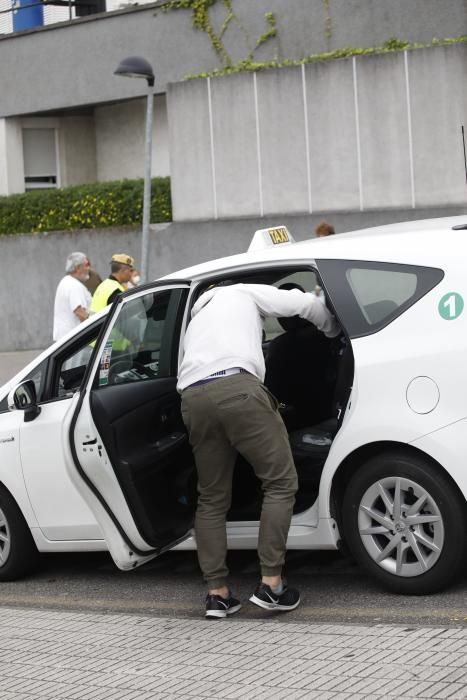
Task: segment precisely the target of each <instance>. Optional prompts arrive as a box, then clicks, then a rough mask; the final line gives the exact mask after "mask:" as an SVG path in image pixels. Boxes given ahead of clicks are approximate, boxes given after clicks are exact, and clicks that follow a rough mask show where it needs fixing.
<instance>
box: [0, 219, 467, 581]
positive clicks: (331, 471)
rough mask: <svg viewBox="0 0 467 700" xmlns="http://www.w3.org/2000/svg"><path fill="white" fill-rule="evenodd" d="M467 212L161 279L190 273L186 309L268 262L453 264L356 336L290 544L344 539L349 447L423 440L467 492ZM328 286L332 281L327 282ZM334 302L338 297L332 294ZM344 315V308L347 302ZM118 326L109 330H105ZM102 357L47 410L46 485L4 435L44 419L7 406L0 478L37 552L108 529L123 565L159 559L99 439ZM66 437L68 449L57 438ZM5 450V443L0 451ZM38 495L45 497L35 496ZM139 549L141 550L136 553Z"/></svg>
mask: <svg viewBox="0 0 467 700" xmlns="http://www.w3.org/2000/svg"><path fill="white" fill-rule="evenodd" d="M466 220H467V219H466V217H452V218H449V219H443V220H428V221H420V222H408V223H403V224H395V225H390V226H383V227H377V228H373V229H368V230H363V231H359V232H353V233H347V234H339V235H337V236H330V237H326V238H320V239H313V240H310V241H305V242H303V243H294V244H291V245H287V246H283V247H281V246H273V247H272V248H268V249H264V250H256V251H251V252H249V253H242V254H240V255H236V256H231V257H228V258H223V259H220V260H215V261H210V262H205V263H201V264H199V265H196V266H193V267H190V268H187V269H186V270H182V271H179V272H177V273H174V274H171V275H167V276H166V277H164V278H162V280H159V281H158V283H157V285H158V288H159V289H163V288H164V285H168V286H170V285H174V286H177V284H176V280H180V279H186V280H189V281H190V282H189V283H188V284H190V283H191V287H190V296H189V298H188V301H187V303H186V309H187V310H188V309H189V308H190V305H191V300H192V299H193V298H194V297H195V296H196V294H197V289H198V286H199V285H200V284H205V283H206V282H207V281H208V280H212V279H215V278H217V277H219V276H220V277H227V276H229V274H233V273H240V272H245V271H250V270H260V269H264V268H267V269H270V268H271V267H278V268H281V269H285V268H287V267H288V266H292V267H296V266H306V267H309V266H315V265H316V262H317V263H318V269H319V260H320V259H322V260H324V259H326V260H333V259H336V260H342V259H346V260H364V261H365V260H367V261H376V262H378V261H380V262H392V263H398V264H403V265H419V266H427V267H435V268H440V269H442V270H444V272H445V277H444V279H443V280H442V281H441V282H440V283H439V284H438V285H437V286H435V287H434V288H433V289H431V290H430V291H429V292H428V293H427V294H426V295H425V296H424V297H422V298H421V299H420V300H418V301H417V302H416V304H414V305H413V306H411V307H410V308H408V309H407V310H406V311H404V312H403V313H402V314H401V315H400V316H398V317H397V318H395V319H394V320H393V321H391V322H390V323H389V324H388V325H387V326H386V327H384V328H382V329H381V330H379V331H378V332H376V333H373V334H370V335H367V336H365V337H359V338H354V339H353V340H352V341H351V347H352V351H353V355H354V361H355V375H354V381H353V388H352V393H351V396H350V400H349V402H348V404H347V407H346V410H345V413H344V415H343V420H342V425H341V427H340V430H339V432H338V433H337V435H336V437H335V439H334V442H333V444H332V446H331V449H330V452H329V455H328V457H327V460H326V463H325V466H324V469H323V472H322V477H321V484H320V492H319V498H318V501H316V502H315V503H314V504H310V508H308V509H307V510H306V511H304V512H302V513H299V514H297V515H294V516H293V519H292V526H291V529H290V533H289V538H288V547H289V548H306V549H308V548H309V549H313V548H317V549H320V548H336V547H337V546H338V540H339V532H338V530H337V526H336V523H335V520H334V518H333V517H332V512H331V510H332V509H331V491H332V486H333V479H334V476H335V474H336V472H337V471H338V470H339V467H340V466H341V465H342V463H343V462H344V461H345V460H346V459H347V458H348V456H349V455H352V454H354V453H355V452H356V451H357V450H359V449H361V448H362V447H366V446H368V445H372V444H376V443H379V442H386V443H394V444H400V445H412V446H414V447H416V448H417V449H418V450H420V451H421V452H424V453H425V454H426V455H429V456H430V457H431V458H432V459H434V460H436V461H437V462H438V463H439V464H440V465H442V467H443V468H444V469H446V471H447V472H448V473H449V474H450V475H451V476H452V478H453V479H454V480H455V481H456V483H457V485H458V487H459V489H460V490H461V492H462V493H463V494H464V495H465V496H467V476H466V471H465V468H464V461H465V459H464V455H465V454H466V451H465V444H464V443H465V440H464V435H463V431H464V427H465V426H464V423H465V420H466V415H467V410H466V405H467V404H466V402H465V398H464V397H465V395H466V392H465V389H466V386H465V384H466V382H467V377H466V375H465V373H463V372H457V373H456V375H455V380H453V367H463V365H464V357H465V349H466V348H465V345H466V342H467V333H466V326H465V323H466V319H467V315H466V314H465V313H464V314H462V315H460V316H459V318H456V319H455V320H452V321H449V320H446V319H445V318H443V317H442V316H441V314H440V311H439V304H440V302H441V300H442V299H443V298H444V297H445V296H446V295H447V294H449V293H450V292H453V291H454V292H457V293H459V294H460V295H461V296H462V297H463V298H464V299H466V298H467V289H466V286H467V284H466V282H465V279H464V278H465V273H464V269H463V260H464V259H465V254H466V253H467V231H465V230H459V231H453V230H452V228H451V227H452V226H453V225H459V224H464V223H465V222H466ZM441 242H442V245H441ZM453 250H455V256H453ZM315 261H316V262H315ZM323 282H324V287H325V288H326V279H324V280H323ZM141 293H142V294H143V293H144V292H141ZM132 294H134V292H132ZM126 298H127V295H125V299H126ZM329 301H330V303H331V305H332V303H333V299H332V296H331V297H330V299H329ZM335 311H336V313H337V316H339V308H338V307H336V309H335ZM115 313H116V311H115V306H112V307H108V308H107V309H105V310H103V311H102V312H100V316H101V317H102V318H105V317H107V316H109V318H110V317H111V316H112V314H115ZM90 323H92V319H90V320H89V321H87V322H85V323H84V324H81V326H80V327H78V329H76V330H75V331H72V332H71V333H70V334H68V336H67V338H65V339H63V340H62V341H59V342H58V343H55V344H54V345H53V346H51V347H50V348H48V349H47V350H46V351H44V352H43V353H42V354H41V355H40V356H39V357H38V358H36V359H35V360H33V361H32V362H31V363H30V364H29V365H28V366H27V367H25V368H24V369H23V370H22V371H21V372H19V373H18V374H17V375H16V376H15V377H13V378H12V379H11V380H10V381H9V382H8V383H7V384H5V385H4V386H3V387H1V388H0V400H2V399H3V398H4V397H5V396H6V395H7V393H8V391H9V390H10V389H11V388H12V387H13V386H16V385H17V384H18V382H19V381H20V380H21V379H23V378H24V377H26V376H27V375H28V374H29V373H30V372H31V371H32V370H33V369H34V368H35V367H36V366H38V365H39V363H40V362H42V361H43V360H45V359H46V358H47V357H49V356H52V355H53V354H54V353H56V352H57V351H58V350H59V349H60V348H61V347H62V345H63V343H64V342H67V341H68V340H70V339H71V338H74V337H75V336H77V335H78V334H79V333H82V332H84V330H85V328H86V327H87V326H86V324H90ZM186 323H187V318H186V316H185V320H184V321H183V328H185V327H186ZM109 332H110V328H109V327H108V328H107V336H108V333H109ZM182 340H183V331H182V336H181V342H180V347H179V358H181V356H182V352H183V351H182ZM105 342H106V337H102V338H101V340H100V348H102V347H103V346H104V344H105ZM97 355H98V353H96V357H95V359H94V366H93V369H92V371H91V373H90V374H89V376H88V379H87V382H86V386H85V387H83V391H82V393H81V395H80V394H79V393H77V394H75V395H74V396H73V398H72V399H69V400H67V401H66V404H67V406H66V407H65V402H62V403H63V406H61V407H55V408H54V407H52V406H47V405H44V406H43V407H42V408H43V416H42V418H43V423H44V424H46V423H47V421H48V420H49V419H50V420H51V421H52V422H53V420H55V419H56V420H58V421H60V422H61V431H57V432H55V431H54V430H53V428H52V426H50V427H49V428H48V429H47V430H50V432H48V433H47V440H48V441H50V443H51V445H50V446H48V449H50V450H51V453H50V454H51V455H52V457H53V459H52V462H54V464H53V465H52V464H48V466H47V468H46V470H45V472H44V474H45V479H44V483H43V484H41V483H40V477H39V476H38V474H37V473H36V474H35V473H34V471H33V470H34V456H35V455H34V448H33V447H32V446H31V447H29V446H27V445H26V447H25V452H24V455H25V456H24V465H23V472H21V471H20V470H19V452H18V449H19V448H18V447H17V445H13V443H3V444H2V443H1V439H2V436H3V435H5V436H7V437H8V436H11V435H13V436H14V437H15V440H17V439H18V438H19V437H20V436H21V435H23V436H24V439H28V438H27V436H28V434H29V435H35V434H38V433H39V430H40V426H41V422H40V419H41V416H40V415H39V417H38V419H37V420H36V421H33V423H32V426H33V427H32V429H31V430H30V432H29V433H28V432H27V430H26V429H25V427H24V426H23V425H22V423H21V421H22V420H23V418H22V415H21V414H20V413H19V412H17V411H15V412H12V413H10V414H1V416H0V454H4V455H5V458H6V459H5V461H3V460H0V480H2V481H3V482H4V483H5V485H6V486H7V488H9V489H10V490H11V491H12V493H13V495H14V497H15V499H16V500H17V502H18V504H19V505H20V508H21V510H22V511H23V513H24V515H25V518H26V520H27V522H28V524H29V525H30V527H31V528H32V530H33V533H34V532H35V539H36V542H37V543H38V546H39V548H40V549H42V550H44V551H53V550H54V548H56V551H59V550H60V551H66V549H69V550H73V549H75V550H76V551H78V550H82V549H86V548H87V547H89V548H90V549H92V548H101V547H102V546H103V543H102V538H101V537H99V535H100V533H104V535H105V539H106V542H107V546H108V547H109V549H110V551H111V553H112V556H113V557H114V560H115V561H116V563H117V565H118V566H120V567H121V568H133V566H135V565H139V564H140V563H143V562H144V561H146V560H148V559H149V558H152V557H153V556H154V555H155V554H157V552H155V551H154V548H153V547H152V546H151V545H150V544H149V543H148V542H147V541H145V539H144V538H142V537H141V534H140V533H139V531H138V528H137V526H136V524H135V520H134V518H133V516H132V513H131V511H130V509H129V507H128V503H127V501H126V499H125V497H124V495H123V493H122V490H121V488H120V485H119V484H118V481H117V480H116V478H115V472H114V470H113V468H112V464H111V460H110V458H109V455H108V454H107V452H106V450H105V447H104V446H103V444H102V440H99V438H100V435H99V431H98V429H97V427H96V423H95V421H94V418H93V415H92V409H91V405H90V402H89V394H90V391H91V389H92V372H94V373H95V372H96V371H97V364H96V363H97V362H98V359H97ZM382 368H383V369H382ZM419 379H420V381H419ZM426 380H428V381H426ZM433 397H434V398H433ZM436 397H437V398H436ZM80 402H81V405H80ZM430 402H431V403H430ZM57 403H58V402H57ZM414 406H415V409H414ZM420 406H421V408H422V410H420ZM383 408H384V410H383ZM425 409H427V410H425ZM54 411H56V413H55V414H54ZM61 411H63V413H61ZM54 415H55V418H54V417H53V416H54ZM73 421H75V424H74V423H73ZM70 430H71V431H72V432H73V434H74V444H73V445H70V439H69V435H70ZM464 432H465V431H464ZM17 436H18V437H17ZM94 439H96V441H97V443H96V444H99V445H100V450H98V449H97V447H96V448H95V450H94V451H93V452H91V451H90V446H89V445H87V446H86V445H85V444H84V443H86V442H88V443H89V442H92V441H93V440H94ZM58 440H60V447H58V444H57V443H58ZM456 441H457V442H456ZM52 443H53V444H52ZM4 446H6V448H5V449H4V450H3V447H4ZM60 450H61V452H60ZM73 450H74V451H75V453H74V454H73ZM60 455H62V459H63V461H62V462H61V457H60ZM54 460H55V461H54ZM76 461H78V463H79V464H80V465H81V467H82V468H84V470H85V472H86V474H87V478H88V480H89V481H90V482H91V485H92V486H93V488H90V485H89V483H86V481H85V480H83V476H82V475H80V474H79V473H78V471H77V469H76ZM61 466H62V467H63V466H66V469H67V474H68V476H66V477H64V480H62V482H61V484H58V485H57V489H56V493H55V494H54V497H56V498H60V494H62V497H63V500H64V503H63V504H62V506H61V507H59V508H58V509H57V510H56V515H55V516H54V517H53V518H52V519H51V518H50V517H48V516H47V514H46V513H45V510H46V509H45V507H44V503H43V501H44V500H45V499H46V498H47V496H48V494H49V493H50V491H49V489H48V486H47V483H46V481H47V480H48V479H53V478H54V474H56V473H57V472H58V471H59V470H60V468H61ZM23 473H24V479H25V480H26V485H28V484H29V486H28V489H29V497H30V498H29V497H28V495H27V491H26V487H25V483H24V481H23ZM12 474H13V476H12ZM67 480H68V481H67ZM94 488H95V489H96V490H97V491H98V492H101V493H102V494H104V496H105V498H104V500H105V501H106V503H107V504H108V505H109V509H106V508H105V507H103V504H102V500H101V499H100V498H99V497H98V496H97V495H96V492H95V491H94ZM70 489H71V490H73V489H75V490H76V493H75V494H74V495H73V497H71V496H69V494H70ZM66 494H68V496H67V495H66ZM78 494H80V495H79V496H78ZM69 498H70V503H72V508H71V509H70V511H69V512H68V511H67V507H66V505H65V502H68V499H69ZM38 500H39V501H40V502H41V503H40V504H38V503H37V501H38ZM31 503H32V506H31ZM80 504H82V506H81V507H80ZM85 504H87V505H85ZM109 511H110V512H109ZM91 512H92V514H93V515H92V516H91V515H90V513H91ZM36 514H37V518H36ZM75 520H76V522H75V523H74V521H75ZM116 521H118V523H119V526H120V528H121V530H123V532H124V533H125V536H122V532H121V531H120V530H119V528H118V527H116ZM62 527H63V531H62V532H61V528H62ZM67 528H69V529H68V530H67ZM257 534H258V523H257V522H256V521H242V522H240V523H239V522H234V523H229V525H228V542H229V547H231V548H254V547H255V546H256V543H257ZM55 538H56V539H55ZM94 538H95V539H94ZM39 543H40V544H39ZM195 546H196V545H195V541H194V538H193V537H192V536H188V538H187V539H186V540H185V541H184V542H181V543H178V544H176V547H177V548H179V549H188V548H194V547H195ZM135 550H139V553H138V551H135Z"/></svg>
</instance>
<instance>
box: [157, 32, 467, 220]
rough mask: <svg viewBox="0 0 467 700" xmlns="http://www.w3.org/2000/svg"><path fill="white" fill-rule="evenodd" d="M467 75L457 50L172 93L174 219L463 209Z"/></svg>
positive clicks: (206, 82) (263, 75)
mask: <svg viewBox="0 0 467 700" xmlns="http://www.w3.org/2000/svg"><path fill="white" fill-rule="evenodd" d="M466 65H467V46H466V45H465V44H454V45H451V46H440V47H434V48H429V49H420V50H417V51H405V52H400V53H394V54H384V55H377V56H361V57H358V58H357V57H355V58H350V59H344V60H339V61H329V62H327V63H324V62H322V63H318V62H316V63H310V64H308V65H306V66H297V67H290V68H283V69H280V70H268V71H260V72H258V73H240V74H238V75H231V76H227V77H222V78H208V79H199V80H193V81H184V82H179V83H175V84H172V85H170V86H169V90H168V108H169V124H170V129H169V133H170V136H169V139H170V154H171V177H172V204H173V215H174V220H175V221H190V220H197V219H198V220H201V219H210V218H214V219H217V218H230V217H246V216H265V215H273V214H277V215H282V214H301V213H306V212H308V213H310V214H311V213H316V212H330V211H332V212H338V211H371V210H377V209H391V208H392V209H408V208H411V209H415V208H417V207H426V206H433V207H443V206H448V205H465V202H466V198H465V194H466V193H465V170H464V155H463V149H462V139H461V127H462V125H464V126H466V127H467V81H466V77H467V70H466ZM194 174H195V175H194Z"/></svg>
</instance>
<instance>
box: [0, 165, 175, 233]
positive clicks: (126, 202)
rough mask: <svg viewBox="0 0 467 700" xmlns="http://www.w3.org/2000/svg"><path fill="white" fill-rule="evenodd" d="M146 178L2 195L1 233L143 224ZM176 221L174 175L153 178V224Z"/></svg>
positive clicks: (0, 212) (0, 199)
mask: <svg viewBox="0 0 467 700" xmlns="http://www.w3.org/2000/svg"><path fill="white" fill-rule="evenodd" d="M142 215H143V180H122V181H117V182H102V183H94V184H91V185H79V186H77V187H64V188H63V189H56V190H35V191H33V192H26V193H25V194H15V195H11V196H9V197H0V234H11V233H38V232H41V231H71V230H74V229H81V228H105V227H109V226H125V225H129V224H140V223H141V222H142ZM171 220H172V203H171V199H170V178H168V177H157V178H154V179H153V180H152V188H151V223H156V222H161V221H171Z"/></svg>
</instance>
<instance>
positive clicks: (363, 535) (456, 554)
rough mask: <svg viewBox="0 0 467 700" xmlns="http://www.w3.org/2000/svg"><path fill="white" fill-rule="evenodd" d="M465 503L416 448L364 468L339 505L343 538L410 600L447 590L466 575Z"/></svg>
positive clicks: (376, 573) (382, 578) (381, 456)
mask: <svg viewBox="0 0 467 700" xmlns="http://www.w3.org/2000/svg"><path fill="white" fill-rule="evenodd" d="M466 510H467V509H466V503H465V499H464V497H463V496H462V494H461V493H460V492H459V489H458V488H457V486H456V485H455V484H454V482H453V481H452V479H451V478H450V477H449V476H448V475H447V474H446V472H445V471H444V470H443V468H442V467H441V466H440V465H437V464H436V463H434V462H433V461H432V460H430V459H429V458H428V457H424V455H422V454H421V453H419V452H416V451H415V450H411V449H407V450H403V449H402V448H401V449H400V450H397V449H395V450H393V451H388V452H384V453H381V454H378V455H375V456H373V457H371V458H369V459H368V460H367V461H366V462H363V463H362V464H361V465H360V467H359V468H358V469H357V471H356V472H355V473H354V474H353V475H352V476H351V477H350V480H349V482H348V484H347V487H346V490H345V493H344V497H343V502H342V535H343V537H344V538H345V541H346V543H347V545H348V547H349V549H350V551H351V553H352V554H353V556H354V557H355V559H356V560H357V561H358V562H359V563H360V564H361V565H362V566H364V567H365V568H366V569H367V570H368V571H369V572H370V573H371V574H372V575H373V576H374V577H375V578H376V579H377V580H378V581H380V583H382V584H383V585H384V586H385V588H387V589H389V590H391V591H394V592H396V593H403V594H405V595H425V594H429V593H434V592H436V591H439V590H442V589H443V588H445V587H446V586H447V585H449V584H450V583H452V582H453V581H454V580H455V579H456V577H457V576H458V574H459V573H460V572H461V570H462V567H463V564H464V559H465V551H466V548H467V534H466V532H467V514H466Z"/></svg>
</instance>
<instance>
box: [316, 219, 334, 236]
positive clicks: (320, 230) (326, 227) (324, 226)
mask: <svg viewBox="0 0 467 700" xmlns="http://www.w3.org/2000/svg"><path fill="white" fill-rule="evenodd" d="M334 233H336V232H335V231H334V226H331V224H328V222H327V221H321V223H319V224H318V226H317V227H316V228H315V236H316V237H317V238H321V237H322V236H332V235H333V234H334Z"/></svg>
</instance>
